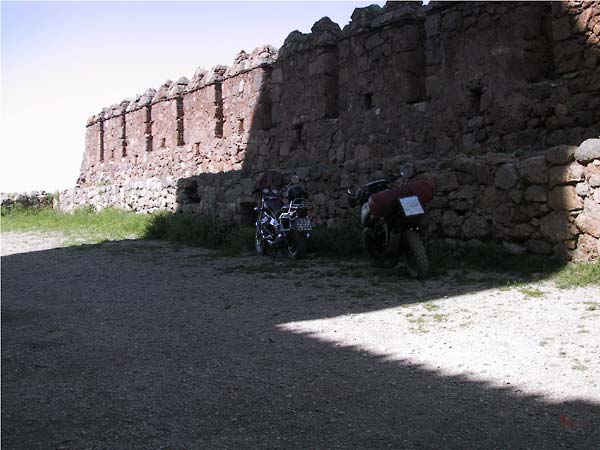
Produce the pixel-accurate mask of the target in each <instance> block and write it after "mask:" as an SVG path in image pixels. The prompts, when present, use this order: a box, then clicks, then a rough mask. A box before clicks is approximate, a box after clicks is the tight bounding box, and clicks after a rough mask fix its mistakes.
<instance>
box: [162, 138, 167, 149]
mask: <svg viewBox="0 0 600 450" xmlns="http://www.w3.org/2000/svg"><path fill="white" fill-rule="evenodd" d="M166 146H167V139H166V138H161V140H160V148H165V147H166Z"/></svg>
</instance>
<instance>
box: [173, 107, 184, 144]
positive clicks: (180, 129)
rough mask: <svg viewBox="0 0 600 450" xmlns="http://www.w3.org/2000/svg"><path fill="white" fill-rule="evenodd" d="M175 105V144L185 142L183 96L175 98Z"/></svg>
mask: <svg viewBox="0 0 600 450" xmlns="http://www.w3.org/2000/svg"><path fill="white" fill-rule="evenodd" d="M175 104H176V107H177V146H182V145H184V144H185V142H184V140H183V97H177V99H176V100H175Z"/></svg>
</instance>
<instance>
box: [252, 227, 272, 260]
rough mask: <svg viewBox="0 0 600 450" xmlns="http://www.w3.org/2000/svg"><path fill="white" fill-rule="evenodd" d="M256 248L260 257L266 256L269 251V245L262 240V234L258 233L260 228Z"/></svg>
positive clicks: (256, 235)
mask: <svg viewBox="0 0 600 450" xmlns="http://www.w3.org/2000/svg"><path fill="white" fill-rule="evenodd" d="M254 248H255V249H256V253H258V254H259V255H266V254H267V251H268V250H269V244H268V243H267V241H265V240H264V239H263V238H262V236H261V235H260V232H259V231H258V228H256V233H255V238H254Z"/></svg>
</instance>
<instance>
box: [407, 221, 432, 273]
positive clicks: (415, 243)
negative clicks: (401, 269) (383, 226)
mask: <svg viewBox="0 0 600 450" xmlns="http://www.w3.org/2000/svg"><path fill="white" fill-rule="evenodd" d="M404 243H405V255H406V267H407V269H408V273H409V274H410V276H411V277H413V278H424V277H425V276H427V274H428V273H429V258H428V257H427V252H426V250H425V246H424V245H423V241H422V240H421V236H420V235H419V233H417V232H416V231H414V230H407V231H406V232H405V233H404Z"/></svg>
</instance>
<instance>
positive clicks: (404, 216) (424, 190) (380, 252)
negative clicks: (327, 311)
mask: <svg viewBox="0 0 600 450" xmlns="http://www.w3.org/2000/svg"><path fill="white" fill-rule="evenodd" d="M393 181H395V180H394V179H379V180H375V181H371V182H369V183H367V184H366V185H365V186H363V188H362V189H361V190H359V191H358V193H355V192H354V191H352V190H351V189H348V200H349V203H350V206H351V207H354V206H356V205H360V206H361V211H360V220H361V224H362V226H363V231H362V241H363V245H364V247H365V249H366V250H367V253H368V254H369V256H370V257H371V260H372V261H373V263H374V264H375V265H376V266H378V267H385V268H392V267H394V266H396V264H398V261H399V259H400V257H401V256H404V258H405V260H406V265H407V268H408V271H409V273H410V275H411V276H413V277H415V278H422V277H425V276H426V275H427V274H428V272H429V259H428V257H427V252H426V250H425V246H424V245H423V240H422V239H421V234H420V228H419V223H420V221H421V218H422V217H423V215H424V214H425V209H424V205H425V204H426V203H428V202H429V201H430V200H431V199H432V198H433V186H432V185H431V184H430V183H429V182H427V181H412V182H409V183H406V184H404V185H403V186H401V187H399V188H391V187H390V185H391V183H392V182H393Z"/></svg>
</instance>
